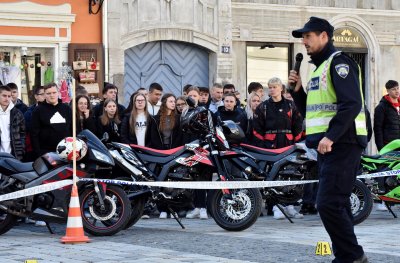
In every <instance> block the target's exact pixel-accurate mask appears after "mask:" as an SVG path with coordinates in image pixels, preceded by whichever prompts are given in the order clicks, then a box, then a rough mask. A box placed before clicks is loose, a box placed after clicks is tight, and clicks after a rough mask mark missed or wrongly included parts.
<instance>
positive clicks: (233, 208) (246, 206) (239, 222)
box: [209, 188, 262, 231]
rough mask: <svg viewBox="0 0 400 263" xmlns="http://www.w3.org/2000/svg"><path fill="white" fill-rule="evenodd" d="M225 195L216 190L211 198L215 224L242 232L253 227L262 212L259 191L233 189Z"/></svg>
mask: <svg viewBox="0 0 400 263" xmlns="http://www.w3.org/2000/svg"><path fill="white" fill-rule="evenodd" d="M229 191H230V193H231V194H227V195H225V194H224V193H223V192H222V191H221V190H215V191H212V192H211V193H210V196H209V209H210V212H211V214H212V216H213V218H214V220H215V222H216V223H217V224H218V225H219V226H220V227H222V228H223V229H225V230H228V231H241V230H244V229H247V228H249V227H250V226H252V225H253V224H254V223H255V222H256V221H257V218H258V216H259V215H260V212H261V205H262V197H261V193H260V190H258V189H253V188H252V189H233V190H229Z"/></svg>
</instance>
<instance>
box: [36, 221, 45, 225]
mask: <svg viewBox="0 0 400 263" xmlns="http://www.w3.org/2000/svg"><path fill="white" fill-rule="evenodd" d="M35 226H46V222H44V221H36V222H35Z"/></svg>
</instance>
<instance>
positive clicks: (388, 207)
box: [385, 202, 397, 218]
mask: <svg viewBox="0 0 400 263" xmlns="http://www.w3.org/2000/svg"><path fill="white" fill-rule="evenodd" d="M385 205H386V207H387V209H388V210H389V212H390V213H391V214H392V215H393V217H394V218H397V215H396V214H395V213H394V212H393V210H392V208H391V205H388V204H387V203H386V202H385Z"/></svg>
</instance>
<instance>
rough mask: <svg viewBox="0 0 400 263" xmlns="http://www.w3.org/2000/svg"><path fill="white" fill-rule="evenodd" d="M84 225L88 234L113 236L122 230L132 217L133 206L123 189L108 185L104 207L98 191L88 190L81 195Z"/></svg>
mask: <svg viewBox="0 0 400 263" xmlns="http://www.w3.org/2000/svg"><path fill="white" fill-rule="evenodd" d="M80 200H81V209H82V219H83V220H82V221H83V222H82V223H83V227H84V229H85V231H86V232H88V233H89V234H92V235H95V236H111V235H114V234H116V233H118V232H119V231H120V230H122V229H123V228H124V227H125V225H126V224H127V222H128V220H129V218H130V216H131V204H130V201H129V199H128V197H127V196H126V193H125V192H124V190H122V188H121V187H118V186H113V185H108V186H107V190H106V194H105V199H104V207H102V206H101V203H100V201H99V197H98V195H97V193H96V191H95V190H94V189H93V188H91V189H86V190H85V191H84V192H83V193H82V194H81V195H80Z"/></svg>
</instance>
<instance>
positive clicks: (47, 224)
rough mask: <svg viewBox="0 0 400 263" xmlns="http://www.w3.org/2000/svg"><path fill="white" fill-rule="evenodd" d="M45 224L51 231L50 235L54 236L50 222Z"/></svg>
mask: <svg viewBox="0 0 400 263" xmlns="http://www.w3.org/2000/svg"><path fill="white" fill-rule="evenodd" d="M45 223H46V227H47V229H48V230H49V232H50V234H52V235H54V232H53V229H51V227H50V224H49V223H48V222H45Z"/></svg>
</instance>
